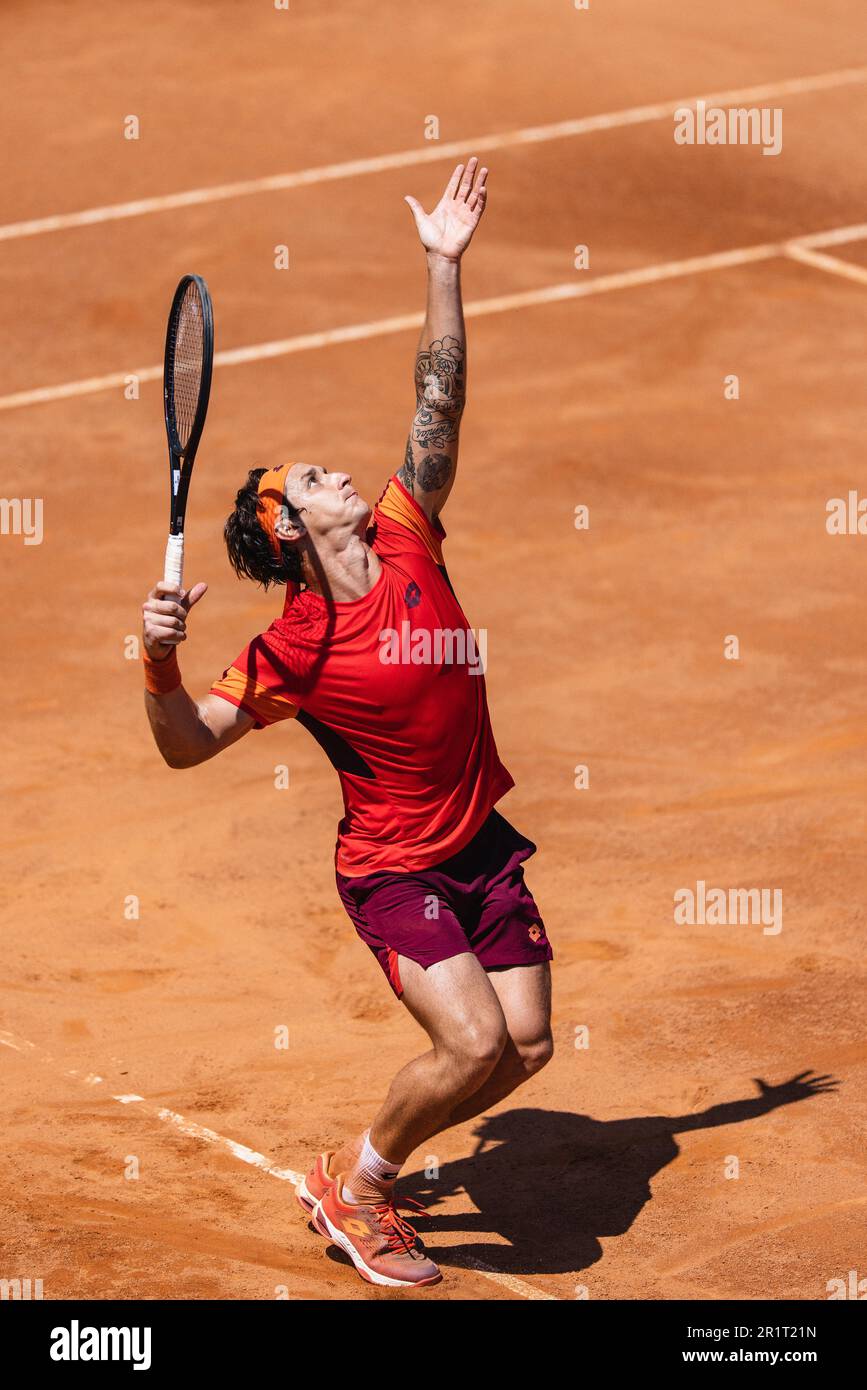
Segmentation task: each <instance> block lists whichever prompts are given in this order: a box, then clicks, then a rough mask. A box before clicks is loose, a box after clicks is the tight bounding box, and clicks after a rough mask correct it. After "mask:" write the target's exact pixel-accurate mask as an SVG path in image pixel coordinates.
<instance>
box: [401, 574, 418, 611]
mask: <svg viewBox="0 0 867 1390" xmlns="http://www.w3.org/2000/svg"><path fill="white" fill-rule="evenodd" d="M403 601H404V603H405V604H406V606H407V608H417V607H418V605H419V604H420V603H421V589H420V588H419V587H418V585H417V584H416V582H415V580H414V579H411V580H410V582H409V583H408V584H407V586H406V593H405V594H404V596H403Z"/></svg>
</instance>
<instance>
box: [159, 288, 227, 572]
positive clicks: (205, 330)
mask: <svg viewBox="0 0 867 1390" xmlns="http://www.w3.org/2000/svg"><path fill="white" fill-rule="evenodd" d="M191 283H193V284H195V285H196V287H197V289H198V292H199V301H200V303H201V306H202V379H201V382H200V384H199V399H198V403H197V405H196V414H195V418H194V420H193V428H192V430H191V431H190V437H189V439H188V440H187V442H186V444H185V445H183V444H182V443H181V441H180V439H179V438H178V433H177V429H176V428H175V424H174V419H173V415H174V373H173V362H174V341H175V334H174V329H175V319H176V315H177V313H178V310H179V307H180V303H181V301H182V299H183V297H184V295H185V294H186V292H187V289H188V288H189V286H190V284H191ZM213 365H214V310H213V305H212V303H211V295H210V292H209V290H208V287H207V285H206V284H205V281H204V280H203V279H202V277H201V275H184V276H183V277H182V278H181V280H180V281H179V283H178V287H177V289H176V290H175V293H174V296H173V298H172V306H171V309H170V310H169V318H168V324H167V326H166V346H165V353H164V356H163V412H164V415H165V422H166V437H167V439H168V446H169V487H170V521H169V538H168V544H167V546H166V560H165V570H164V578H165V582H166V583H167V584H178V585H181V583H182V578H183V563H184V517H185V515H186V509H187V496H188V493H189V490H190V479H191V478H192V474H193V463H194V461H195V457H196V450H197V449H198V447H199V440H200V439H201V437H202V430H203V429H204V425H205V417H206V415H207V413H208V401H209V399H210V394H211V376H212V373H213Z"/></svg>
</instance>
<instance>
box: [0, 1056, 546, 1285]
mask: <svg viewBox="0 0 867 1390" xmlns="http://www.w3.org/2000/svg"><path fill="white" fill-rule="evenodd" d="M0 1046H3V1047H9V1048H11V1049H12V1050H13V1051H15V1052H21V1053H23V1054H24V1055H25V1056H30V1057H34V1058H35V1059H36V1060H37V1061H40V1062H42V1063H43V1064H44V1065H46V1066H49V1067H51V1068H52V1069H53V1070H54V1071H60V1072H62V1073H63V1075H64V1076H69V1077H72V1078H73V1079H74V1080H76V1081H80V1082H81V1083H82V1084H83V1085H85V1086H98V1085H105V1084H107V1083H105V1082H104V1080H103V1078H102V1077H101V1076H96V1075H94V1074H93V1073H92V1072H88V1073H86V1074H85V1075H82V1074H81V1072H80V1071H78V1070H76V1069H75V1068H69V1067H64V1066H63V1063H62V1062H58V1061H57V1059H56V1058H54V1057H52V1055H51V1053H50V1052H46V1050H45V1049H44V1048H42V1047H37V1046H36V1043H32V1042H30V1041H29V1040H28V1039H27V1038H22V1037H19V1036H18V1035H17V1034H15V1033H9V1032H7V1031H6V1030H0ZM111 1099H112V1100H116V1101H117V1102H118V1103H119V1104H120V1105H135V1106H136V1107H137V1108H138V1109H139V1110H140V1111H143V1112H144V1113H145V1114H147V1115H149V1116H150V1117H151V1118H152V1119H156V1120H161V1121H162V1122H163V1123H164V1124H169V1125H172V1127H173V1128H174V1129H177V1130H179V1131H180V1133H181V1134H185V1135H187V1137H188V1138H190V1139H200V1140H202V1141H203V1142H204V1143H206V1144H212V1145H214V1147H215V1148H218V1149H222V1151H223V1152H224V1153H228V1154H231V1156H232V1158H237V1159H239V1160H240V1162H241V1163H249V1164H250V1165H251V1167H253V1168H258V1169H259V1171H260V1172H261V1173H267V1175H268V1177H270V1178H278V1179H279V1180H280V1181H281V1182H289V1183H291V1184H292V1186H293V1187H295V1186H297V1184H298V1183H299V1182H300V1181H301V1178H302V1177H303V1174H302V1173H296V1172H295V1171H294V1170H293V1169H292V1168H280V1167H278V1165H277V1164H276V1163H272V1162H271V1160H270V1159H269V1158H266V1156H265V1155H264V1154H260V1153H257V1151H256V1150H255V1149H250V1148H248V1147H247V1145H246V1144H239V1143H238V1142H237V1141H236V1140H234V1139H227V1138H226V1136H225V1135H223V1134H218V1133H217V1131H216V1130H214V1129H207V1128H206V1127H205V1126H204V1125H200V1124H197V1123H196V1122H195V1121H194V1120H188V1119H186V1117H185V1116H183V1115H180V1114H178V1112H177V1111H176V1110H169V1109H168V1108H167V1107H166V1106H164V1105H154V1104H152V1103H151V1102H150V1101H148V1100H146V1099H145V1097H144V1096H140V1095H137V1094H136V1093H135V1092H124V1093H123V1094H121V1095H112V1096H111ZM454 1263H455V1264H456V1265H459V1266H460V1267H461V1268H462V1269H468V1270H470V1271H472V1272H473V1273H474V1274H481V1275H482V1276H483V1278H485V1279H490V1280H491V1281H492V1282H493V1283H496V1284H501V1285H502V1286H503V1287H504V1288H507V1289H509V1290H510V1291H511V1292H512V1293H516V1294H520V1296H521V1297H522V1298H526V1299H528V1300H530V1301H532V1302H538V1301H540V1300H545V1301H546V1302H554V1303H557V1302H559V1301H560V1300H559V1299H558V1298H557V1296H556V1294H551V1293H544V1292H543V1291H542V1290H541V1289H537V1288H534V1287H533V1285H532V1284H525V1283H524V1281H523V1279H518V1278H517V1277H516V1276H515V1275H513V1274H504V1273H503V1272H502V1271H501V1270H499V1269H492V1268H491V1266H490V1265H486V1264H484V1263H483V1262H482V1261H481V1260H474V1259H473V1258H472V1256H463V1257H462V1258H461V1260H460V1261H457V1260H456V1261H455V1262H454Z"/></svg>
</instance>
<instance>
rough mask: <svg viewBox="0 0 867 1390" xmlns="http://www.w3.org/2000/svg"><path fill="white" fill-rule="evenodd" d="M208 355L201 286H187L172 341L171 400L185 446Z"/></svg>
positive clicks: (195, 410) (180, 441) (180, 440)
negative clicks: (205, 357) (206, 353)
mask: <svg viewBox="0 0 867 1390" xmlns="http://www.w3.org/2000/svg"><path fill="white" fill-rule="evenodd" d="M204 355H205V331H204V315H203V312H202V301H201V298H200V296H199V290H198V286H197V285H196V284H195V283H191V284H189V285H188V286H187V288H186V290H185V292H184V295H183V297H182V299H181V302H180V305H179V306H178V313H177V317H176V319H175V325H174V335H173V343H172V369H171V382H172V404H173V406H174V416H175V424H176V428H177V432H178V442H179V444H180V445H181V448H186V446H187V444H188V443H189V439H190V435H191V434H192V432H193V424H194V423H195V419H196V412H197V410H198V406H199V392H200V390H201V385H202V369H203V364H204Z"/></svg>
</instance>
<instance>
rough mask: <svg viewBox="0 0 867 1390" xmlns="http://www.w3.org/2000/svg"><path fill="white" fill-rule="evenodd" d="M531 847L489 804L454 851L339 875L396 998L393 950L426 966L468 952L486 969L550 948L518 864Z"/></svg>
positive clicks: (525, 961)
mask: <svg viewBox="0 0 867 1390" xmlns="http://www.w3.org/2000/svg"><path fill="white" fill-rule="evenodd" d="M535 852H536V846H535V845H534V844H533V842H532V840H527V839H525V837H524V836H523V835H520V834H519V833H518V831H517V830H516V829H515V827H514V826H513V825H510V824H509V822H508V821H507V820H506V819H505V818H504V817H503V816H501V815H500V814H499V812H498V811H491V813H490V815H489V816H488V819H487V820H486V821H485V823H484V825H483V826H482V828H481V830H479V831H478V832H477V833H476V834H475V835H474V836H473V838H472V840H470V842H469V844H468V845H465V846H464V848H463V849H462V850H459V851H458V853H457V854H454V855H452V857H451V858H450V859H445V860H443V862H442V863H441V864H436V865H434V867H433V868H432V869H422V870H420V871H419V872H418V873H412V874H397V873H385V872H379V873H373V874H363V875H362V876H361V877H360V878H347V877H346V876H345V875H344V874H341V873H338V875H337V891H338V893H339V894H340V897H341V900H342V902H343V906H344V907H345V908H346V911H347V912H348V913H349V916H350V918H351V920H352V923H353V926H354V927H355V930H356V931H357V932H358V935H359V936H360V937H361V939H362V941H365V942H366V943H367V945H368V946H369V947H370V949H371V951H373V953H374V955H375V956H376V958H377V960H378V961H379V963H380V965H381V966H382V968H383V970H384V971H385V973H386V976H387V977H388V981H389V984H390V985H391V987H392V989H393V990H394V992H395V994H396V995H397V996H398V998H399V997H400V995H401V994H402V992H403V986H402V985H401V982H400V973H399V971H398V964H397V958H398V956H408V957H409V958H410V960H414V961H418V964H419V965H420V966H422V967H423V969H425V970H427V968H428V966H430V965H435V964H436V962H437V961H440V960H448V959H449V957H450V956H458V955H461V954H462V953H463V952H465V951H472V953H473V955H475V956H477V957H478V959H479V961H480V962H481V964H482V965H483V966H484V968H485V970H496V969H497V968H498V967H502V966H508V965H537V964H538V963H539V961H543V960H551V959H552V958H553V952H552V950H551V947H550V945H549V944H548V938H547V936H546V935H545V926H544V923H543V922H542V918H541V916H540V913H539V909H538V908H537V906H536V904H535V902H534V901H533V895H532V893H531V892H530V890H529V888H528V887H527V885H526V883H525V882H524V870H523V869H522V868H521V865H522V863H523V861H524V860H525V859H529V857H530V855H531V854H535Z"/></svg>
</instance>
